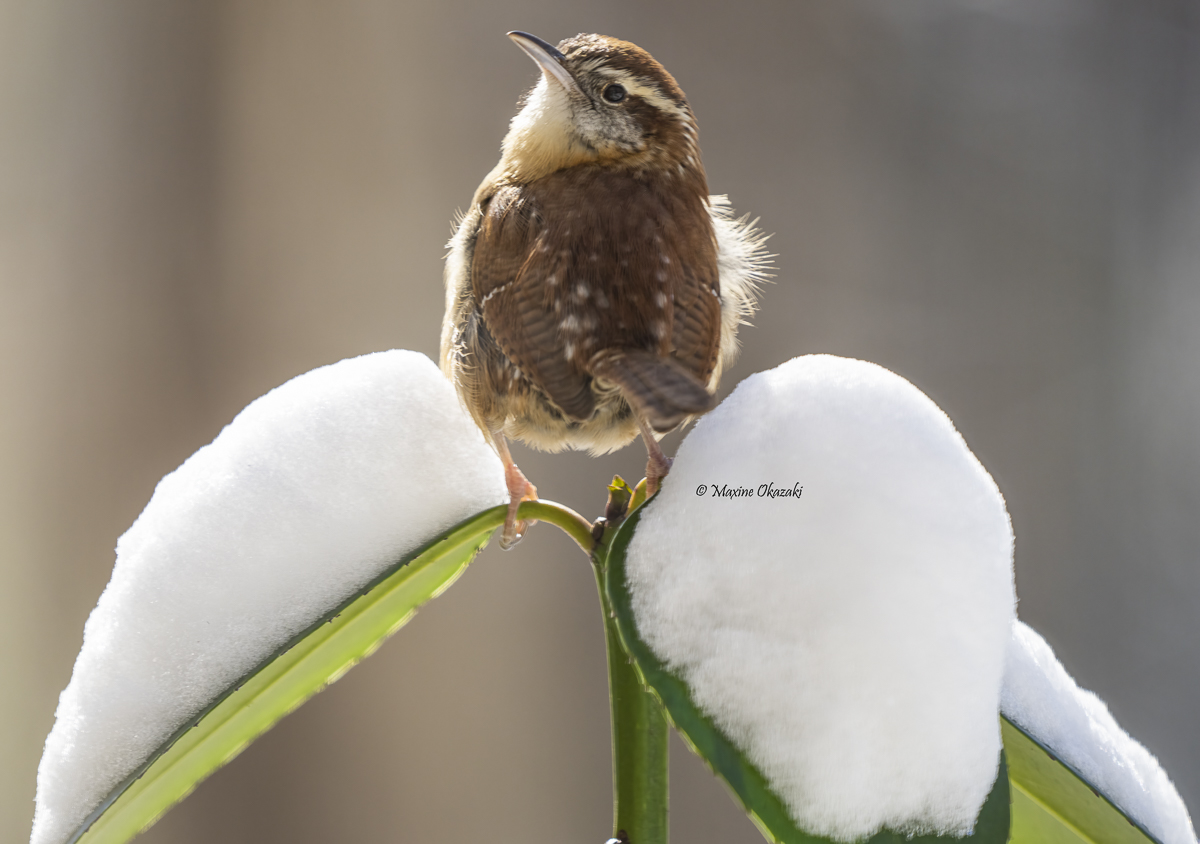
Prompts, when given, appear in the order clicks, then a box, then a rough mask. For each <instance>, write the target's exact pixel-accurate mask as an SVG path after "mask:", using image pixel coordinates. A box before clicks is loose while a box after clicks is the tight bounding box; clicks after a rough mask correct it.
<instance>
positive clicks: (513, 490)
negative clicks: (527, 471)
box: [500, 463, 538, 551]
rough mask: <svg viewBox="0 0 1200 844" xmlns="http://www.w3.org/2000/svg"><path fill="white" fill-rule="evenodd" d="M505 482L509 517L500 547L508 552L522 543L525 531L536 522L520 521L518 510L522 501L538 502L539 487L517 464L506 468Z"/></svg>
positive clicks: (501, 535)
mask: <svg viewBox="0 0 1200 844" xmlns="http://www.w3.org/2000/svg"><path fill="white" fill-rule="evenodd" d="M504 482H505V483H506V484H507V485H508V517H507V518H506V519H505V520H504V530H503V531H501V533H500V547H501V548H502V549H503V550H505V551H507V550H509V549H510V548H512V547H513V546H514V545H516V544H517V543H518V542H520V541H521V537H523V536H524V535H525V531H527V530H529V528H530V526H531V525H535V524H537V522H536V521H535V520H532V519H530V520H518V519H517V508H518V507H520V506H521V502H522V501H537V497H538V492H537V487H535V486H534V485H533V484H531V483H530V482H529V480H528V478H526V477H525V475H524V474H522V472H521V470H520V469H518V468H517V464H516V463H509V464H508V465H507V466H505V467H504Z"/></svg>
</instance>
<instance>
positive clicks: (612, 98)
mask: <svg viewBox="0 0 1200 844" xmlns="http://www.w3.org/2000/svg"><path fill="white" fill-rule="evenodd" d="M600 96H602V97H604V99H605V100H607V101H608V102H610V103H613V104H614V105H615V104H617V103H619V102H621V100H623V99H625V86H623V85H609V86H608V87H607V88H605V89H604V93H603V94H601V95H600Z"/></svg>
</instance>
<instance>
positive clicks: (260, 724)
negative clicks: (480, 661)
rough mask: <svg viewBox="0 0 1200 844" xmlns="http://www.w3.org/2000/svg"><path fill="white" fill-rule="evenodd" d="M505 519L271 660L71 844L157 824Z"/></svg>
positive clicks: (134, 778)
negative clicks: (172, 808) (174, 806)
mask: <svg viewBox="0 0 1200 844" xmlns="http://www.w3.org/2000/svg"><path fill="white" fill-rule="evenodd" d="M506 512H507V507H505V506H500V507H494V508H492V509H490V510H485V511H484V512H482V513H479V514H478V515H476V516H473V517H472V518H470V519H468V520H466V521H464V522H462V523H461V524H459V525H458V526H457V527H455V528H452V529H450V530H448V531H446V532H445V533H443V534H442V535H440V536H438V537H436V538H434V539H433V541H431V542H430V543H429V544H427V545H425V546H424V547H423V548H421V549H420V550H418V551H416V552H414V553H412V554H410V555H409V556H407V557H405V558H404V559H402V560H400V561H398V562H397V563H396V564H395V565H393V566H392V567H390V568H389V569H388V570H387V571H386V572H384V573H383V574H382V575H380V576H379V577H378V578H376V579H375V580H374V581H373V582H372V583H371V584H369V585H368V586H367V587H366V588H365V589H364V590H363V592H362V594H360V595H356V596H355V597H354V598H352V599H350V600H348V601H346V602H344V603H343V604H342V605H341V606H339V607H336V608H335V609H333V610H331V611H330V612H329V613H328V614H326V615H325V616H324V617H322V618H321V619H320V620H319V621H317V622H316V623H314V624H313V625H312V626H311V627H309V628H308V629H307V630H305V631H303V632H302V633H300V634H299V635H298V636H296V637H295V638H294V639H292V640H291V641H290V642H288V643H287V644H286V645H284V646H283V647H282V648H280V649H279V650H278V651H276V652H275V653H274V654H272V655H271V656H270V657H268V658H267V659H266V660H265V661H264V662H263V663H262V664H260V665H259V666H258V667H257V668H255V669H254V670H252V671H251V672H249V673H248V674H247V675H246V676H245V677H243V678H241V679H240V680H238V681H237V682H236V683H235V684H234V685H233V686H231V687H230V688H229V689H227V690H226V691H225V692H224V693H223V694H222V695H221V696H220V697H219V698H217V700H216V701H214V702H213V704H212V705H211V706H209V707H208V709H206V710H205V711H204V712H201V713H200V714H199V715H197V716H196V717H195V718H193V719H192V720H191V721H189V722H188V723H187V724H185V725H184V726H183V727H181V728H180V729H179V730H178V731H177V732H176V733H175V734H174V735H173V736H171V738H170V739H168V740H167V741H166V742H165V743H164V744H163V745H162V746H161V747H160V748H158V750H157V751H156V752H155V753H154V754H153V755H152V756H151V757H150V759H149V760H147V761H146V762H145V763H144V764H143V765H142V767H140V768H139V769H138V770H136V771H134V773H133V774H132V775H130V777H129V778H128V779H126V780H125V781H124V782H122V783H121V784H120V785H119V786H117V787H116V788H115V789H113V791H112V793H111V794H109V795H108V797H106V798H105V800H104V802H102V803H101V804H100V806H99V807H97V808H96V810H95V811H94V812H92V814H91V815H89V816H88V817H87V819H86V820H85V821H84V822H83V823H82V824H81V825H80V826H79V828H78V829H77V830H76V831H75V833H74V834H73V835H72V836H71V838H70V839H69V841H68V844H74V842H79V844H121V842H124V841H128V840H129V839H130V838H132V837H133V836H135V835H137V834H138V833H139V832H141V831H142V830H143V829H145V828H146V827H148V826H150V825H151V824H153V823H154V822H155V821H156V820H158V818H159V817H161V816H162V814H163V813H164V812H165V811H167V809H169V808H170V807H171V806H173V805H175V804H176V803H178V802H179V801H180V800H182V799H183V798H184V797H186V796H187V795H188V794H190V793H191V791H192V789H194V788H195V787H196V785H197V784H198V783H199V782H200V781H201V780H203V779H204V778H205V777H207V776H208V775H209V774H211V773H212V772H213V771H215V770H216V769H217V768H219V767H221V766H222V765H224V764H225V763H226V762H228V761H229V760H230V759H232V758H233V757H235V756H237V755H238V754H239V753H241V752H242V750H243V749H244V748H245V747H246V746H247V745H248V744H250V742H252V741H254V740H255V739H256V738H258V737H259V736H260V735H262V734H263V733H265V732H266V731H267V730H268V729H270V728H271V727H272V726H274V725H275V723H276V722H277V721H279V719H280V718H282V717H283V716H285V715H287V714H288V713H289V712H291V711H292V710H293V709H295V708H296V707H298V706H299V705H300V704H302V703H304V701H306V700H308V699H309V698H310V697H312V696H313V695H314V694H316V693H317V692H319V691H321V690H322V689H323V688H325V687H326V686H327V685H329V684H330V683H332V682H334V681H335V680H337V679H338V678H339V677H341V676H342V675H343V674H345V673H346V672H347V671H349V670H350V669H351V668H353V667H354V665H355V664H356V663H358V662H359V660H361V659H363V658H364V657H367V656H369V655H370V654H372V653H373V652H374V651H375V649H376V648H378V647H379V646H380V645H381V644H382V643H383V640H384V639H386V638H387V637H388V636H390V635H392V634H393V633H395V632H396V631H397V630H399V629H400V627H402V626H403V625H404V623H405V622H407V621H408V620H409V619H410V618H412V616H413V614H414V613H415V612H416V610H417V608H418V607H419V606H421V604H423V603H425V602H426V601H428V600H429V599H430V598H434V597H436V596H438V595H440V594H441V593H442V592H443V591H444V590H445V589H446V588H447V587H448V586H450V584H451V583H453V582H454V581H455V579H457V578H458V576H459V575H460V574H462V572H463V570H464V569H465V568H466V567H467V564H468V563H469V562H470V561H471V560H472V559H473V558H474V557H475V555H476V554H477V553H479V551H480V549H482V548H483V546H484V545H486V544H487V541H488V539H489V538H490V537H491V535H492V532H493V531H494V530H495V529H496V527H498V526H499V525H501V524H503V523H504V516H505V513H506Z"/></svg>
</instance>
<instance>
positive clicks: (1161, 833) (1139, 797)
mask: <svg viewBox="0 0 1200 844" xmlns="http://www.w3.org/2000/svg"><path fill="white" fill-rule="evenodd" d="M1000 701H1001V704H1000V706H1001V711H1002V712H1003V713H1004V714H1005V715H1006V716H1007V717H1008V719H1009V720H1010V721H1012V722H1013V723H1014V724H1016V725H1017V726H1019V727H1020V728H1021V729H1023V730H1025V732H1027V733H1029V734H1030V735H1031V736H1033V737H1034V738H1035V739H1037V740H1038V741H1039V742H1041V743H1042V744H1043V745H1045V746H1046V747H1048V748H1050V750H1052V751H1054V753H1055V755H1056V756H1058V758H1059V759H1061V760H1063V761H1064V762H1066V763H1067V764H1068V765H1070V766H1071V767H1072V768H1074V769H1075V770H1076V771H1078V772H1079V773H1080V774H1081V775H1082V776H1083V777H1084V779H1086V780H1087V781H1088V782H1089V783H1091V784H1092V785H1093V786H1095V787H1096V788H1098V789H1100V792H1101V793H1102V794H1103V795H1104V796H1105V797H1107V798H1108V799H1109V800H1111V801H1112V802H1113V803H1115V804H1116V805H1117V806H1118V807H1119V808H1120V809H1121V810H1122V811H1124V812H1125V813H1126V814H1127V815H1129V816H1130V817H1131V818H1133V819H1134V820H1135V821H1137V822H1138V823H1139V824H1141V825H1142V826H1143V827H1145V829H1146V830H1147V831H1148V832H1149V833H1150V834H1151V835H1153V836H1154V837H1155V838H1157V839H1158V840H1159V841H1162V842H1163V844H1196V831H1195V830H1194V829H1193V828H1192V821H1191V818H1189V817H1188V811H1187V807H1186V806H1184V804H1183V800H1182V798H1180V796H1179V792H1177V791H1176V790H1175V786H1174V785H1172V784H1171V780H1170V778H1169V777H1168V776H1167V774H1166V772H1165V771H1163V769H1162V767H1161V766H1160V765H1159V764H1158V760H1157V759H1155V758H1154V756H1153V755H1151V753H1150V751H1148V750H1146V748H1144V747H1142V745H1140V744H1139V743H1138V742H1136V741H1135V740H1134V739H1132V738H1130V737H1129V735H1128V734H1127V733H1126V732H1125V731H1124V730H1122V729H1121V728H1120V726H1118V725H1117V722H1116V720H1114V719H1113V717H1112V715H1111V714H1110V713H1109V711H1108V707H1107V706H1105V705H1104V701H1102V700H1100V698H1098V697H1096V695H1094V694H1093V693H1091V692H1089V691H1085V690H1083V689H1081V688H1079V686H1078V685H1077V684H1076V683H1075V680H1074V679H1072V678H1071V675H1069V674H1068V673H1067V672H1066V669H1064V668H1063V666H1062V663H1060V662H1059V661H1058V659H1057V658H1056V657H1055V656H1054V651H1053V650H1051V649H1050V646H1049V645H1048V644H1046V640H1045V639H1043V638H1042V637H1041V636H1039V635H1038V634H1037V633H1036V632H1034V631H1033V630H1032V629H1031V628H1029V627H1028V626H1027V625H1025V624H1023V623H1021V622H1019V621H1018V622H1015V623H1014V624H1013V629H1012V640H1011V642H1010V644H1009V647H1008V665H1007V667H1006V668H1005V671H1004V687H1003V692H1002V693H1001V697H1000Z"/></svg>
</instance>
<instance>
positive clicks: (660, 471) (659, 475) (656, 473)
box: [638, 415, 675, 498]
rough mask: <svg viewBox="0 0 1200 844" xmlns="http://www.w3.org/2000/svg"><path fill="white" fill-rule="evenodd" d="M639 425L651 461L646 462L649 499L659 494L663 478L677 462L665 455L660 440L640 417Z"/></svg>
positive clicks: (647, 494)
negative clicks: (659, 445) (660, 446)
mask: <svg viewBox="0 0 1200 844" xmlns="http://www.w3.org/2000/svg"><path fill="white" fill-rule="evenodd" d="M638 425H639V426H640V427H641V429H642V440H643V441H644V442H645V443H646V453H647V454H648V455H649V459H648V460H646V497H647V498H649V497H650V496H652V495H654V493H656V492H658V489H659V487H660V486H662V481H663V478H665V477H666V476H667V473H668V472H670V471H671V464H672V463H674V462H675V461H674V460H672V459H671V458H670V457H667V455H665V454H663V450H662V449H661V448H659V447H658V440H657V439H655V438H654V432H653V431H651V430H650V426H649V425H647V424H646V421H645V420H644V419H642V417H641V416H640V415H639V416H638Z"/></svg>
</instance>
